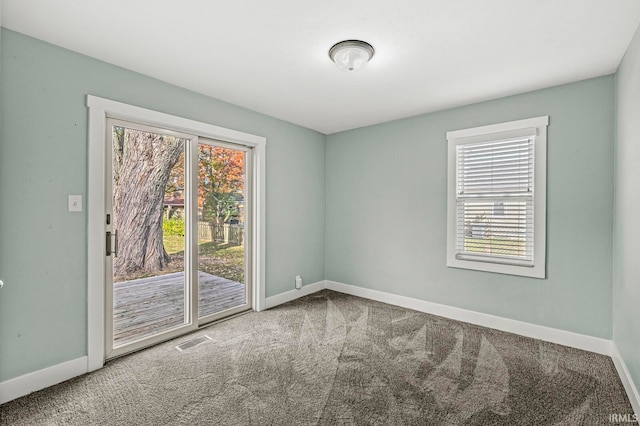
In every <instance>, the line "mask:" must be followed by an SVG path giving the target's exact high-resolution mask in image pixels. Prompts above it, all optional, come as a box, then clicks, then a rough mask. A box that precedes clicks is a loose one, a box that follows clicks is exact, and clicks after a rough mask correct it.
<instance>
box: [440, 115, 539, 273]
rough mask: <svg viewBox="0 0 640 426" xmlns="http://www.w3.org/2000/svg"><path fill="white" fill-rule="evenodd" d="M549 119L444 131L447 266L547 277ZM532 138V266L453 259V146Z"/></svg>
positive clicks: (454, 179)
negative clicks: (446, 157) (445, 137)
mask: <svg viewBox="0 0 640 426" xmlns="http://www.w3.org/2000/svg"><path fill="white" fill-rule="evenodd" d="M548 125H549V116H541V117H535V118H529V119H524V120H517V121H510V122H507V123H499V124H492V125H488V126H480V127H473V128H469V129H462V130H455V131H451V132H447V143H448V175H447V266H448V267H452V268H463V269H473V270H477V271H486V272H495V273H500V274H510V275H520V276H524V277H533V278H543V279H544V278H546V246H547V242H546V235H547V231H546V223H547V219H546V213H547V126H548ZM525 136H535V138H534V159H533V162H534V169H533V173H534V186H533V187H534V198H533V203H534V205H533V214H534V219H533V227H534V234H533V235H534V236H533V241H534V248H533V266H530V265H527V266H521V265H509V264H501V263H494V262H491V261H482V260H480V259H478V260H465V259H459V258H457V257H456V254H457V253H456V232H457V230H456V228H457V227H456V167H457V156H456V147H457V146H458V145H461V144H467V143H478V142H488V141H493V140H501V139H509V138H517V137H525Z"/></svg>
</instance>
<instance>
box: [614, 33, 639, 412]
mask: <svg viewBox="0 0 640 426" xmlns="http://www.w3.org/2000/svg"><path fill="white" fill-rule="evenodd" d="M616 112H617V127H616V133H617V138H616V152H615V164H616V168H615V185H616V193H615V207H614V225H615V226H614V250H613V260H614V266H613V314H614V315H613V340H614V342H615V344H616V346H617V347H618V350H619V351H620V354H621V355H622V358H623V359H624V361H625V364H626V365H627V368H628V369H629V373H630V374H631V377H632V378H633V381H634V382H635V384H636V386H640V220H639V213H638V212H640V191H639V189H640V143H639V142H640V30H639V31H638V32H636V35H635V37H634V38H633V41H632V42H631V45H630V46H629V49H628V50H627V53H626V55H625V57H624V59H623V60H622V63H621V65H620V67H619V68H618V72H617V74H616ZM638 414H640V413H638Z"/></svg>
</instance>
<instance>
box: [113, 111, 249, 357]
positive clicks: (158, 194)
mask: <svg viewBox="0 0 640 426" xmlns="http://www.w3.org/2000/svg"><path fill="white" fill-rule="evenodd" d="M107 123H108V126H107V127H108V134H107V138H106V139H107V146H106V151H107V155H106V158H107V164H106V165H105V166H106V167H105V169H106V173H107V179H106V182H107V186H108V188H107V191H106V194H107V199H106V200H105V204H106V212H105V216H104V220H105V246H106V247H105V249H106V256H105V270H106V277H105V278H106V282H107V292H106V293H107V294H106V306H105V311H106V317H105V324H106V326H105V329H106V333H105V335H106V342H105V348H106V354H105V355H106V357H107V358H109V357H113V356H117V355H121V354H123V353H127V352H130V351H133V350H137V349H140V348H142V347H145V346H149V345H152V344H155V343H158V342H160V341H163V340H167V339H170V338H173V337H176V336H178V335H181V334H184V333H187V332H190V331H193V330H194V329H196V328H197V327H198V326H199V325H202V324H204V323H207V322H210V321H215V320H217V319H220V318H223V317H225V316H228V315H233V314H235V313H238V312H241V311H244V310H247V309H250V308H251V303H250V301H251V283H250V281H249V280H248V279H247V278H248V277H250V276H251V274H250V271H249V270H248V266H249V265H250V263H251V262H250V261H249V257H248V256H249V253H250V252H251V251H250V250H249V247H248V244H247V242H248V241H250V238H248V235H249V234H250V232H251V229H250V226H248V224H250V223H251V221H250V220H249V217H248V215H249V214H250V208H248V205H247V204H248V203H249V202H250V196H249V194H250V191H251V188H250V186H251V185H250V183H251V179H250V178H249V172H248V170H250V167H248V164H249V162H250V155H249V154H250V149H248V148H245V147H241V146H236V145H233V144H226V143H222V142H218V141H214V140H208V139H204V138H199V137H197V136H195V135H188V134H182V133H180V132H175V131H171V130H165V129H160V128H157V127H152V126H146V125H141V124H136V123H129V122H126V121H121V120H108V121H107Z"/></svg>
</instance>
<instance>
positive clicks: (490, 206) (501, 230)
mask: <svg viewBox="0 0 640 426" xmlns="http://www.w3.org/2000/svg"><path fill="white" fill-rule="evenodd" d="M534 142H535V136H528V137H518V138H511V139H503V140H496V141H483V142H473V143H462V144H458V145H457V146H456V218H455V226H456V240H455V256H456V258H457V259H463V260H475V261H482V262H491V263H503V264H508V265H518V266H533V261H534V220H533V219H534V217H533V216H534V147H535V143H534Z"/></svg>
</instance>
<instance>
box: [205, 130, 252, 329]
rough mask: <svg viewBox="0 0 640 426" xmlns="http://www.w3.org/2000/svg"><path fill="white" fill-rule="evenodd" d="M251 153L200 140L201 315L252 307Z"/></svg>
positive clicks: (207, 315)
mask: <svg viewBox="0 0 640 426" xmlns="http://www.w3.org/2000/svg"><path fill="white" fill-rule="evenodd" d="M201 141H202V139H201ZM247 158H248V155H247V152H246V150H242V149H233V148H230V147H227V146H225V145H224V144H221V143H217V142H214V141H205V142H201V143H199V145H198V172H197V173H198V177H197V180H198V262H197V265H198V312H199V318H203V317H207V318H212V319H215V318H216V317H219V315H217V314H219V313H221V312H225V313H226V314H228V312H229V310H238V311H240V310H244V309H248V308H250V303H249V300H250V292H249V290H248V289H249V288H250V285H249V283H248V280H247V278H248V276H249V274H248V273H247V264H248V262H247V257H248V256H247V253H249V250H248V248H247V244H246V243H247V241H249V239H248V238H247V226H246V224H247V223H250V222H249V218H248V212H249V211H250V209H249V208H248V207H247V202H248V200H249V197H248V195H247V194H248V192H247V191H248V189H249V188H248V186H249V185H248V184H247V183H248V179H247Z"/></svg>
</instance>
